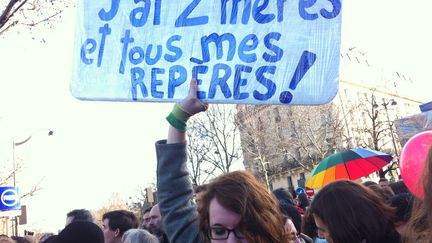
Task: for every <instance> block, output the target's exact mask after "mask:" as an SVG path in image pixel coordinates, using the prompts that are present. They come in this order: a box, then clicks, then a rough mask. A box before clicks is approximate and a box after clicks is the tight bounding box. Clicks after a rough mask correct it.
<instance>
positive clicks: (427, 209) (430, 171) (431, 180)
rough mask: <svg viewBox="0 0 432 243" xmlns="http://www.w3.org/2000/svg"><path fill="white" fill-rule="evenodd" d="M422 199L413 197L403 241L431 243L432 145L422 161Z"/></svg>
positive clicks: (420, 181)
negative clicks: (423, 161)
mask: <svg viewBox="0 0 432 243" xmlns="http://www.w3.org/2000/svg"><path fill="white" fill-rule="evenodd" d="M421 178H423V180H419V183H423V194H424V200H423V201H421V200H420V199H417V198H416V199H415V201H414V206H413V208H412V213H411V217H410V219H409V221H408V223H407V227H406V231H405V235H404V238H403V241H404V242H407V243H408V242H428V243H432V146H431V147H430V148H429V153H428V155H427V158H426V161H425V163H424V167H423V172H422V177H421Z"/></svg>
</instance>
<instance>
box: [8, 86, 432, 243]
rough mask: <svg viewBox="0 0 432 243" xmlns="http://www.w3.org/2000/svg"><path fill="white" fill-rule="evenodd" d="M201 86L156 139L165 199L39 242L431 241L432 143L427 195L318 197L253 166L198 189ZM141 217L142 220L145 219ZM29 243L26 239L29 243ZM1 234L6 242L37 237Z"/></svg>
mask: <svg viewBox="0 0 432 243" xmlns="http://www.w3.org/2000/svg"><path fill="white" fill-rule="evenodd" d="M207 108H208V106H207V105H206V104H203V103H202V102H201V101H200V100H199V99H198V98H197V83H196V81H195V80H192V81H191V84H190V92H189V95H188V96H187V97H186V98H185V99H183V100H182V101H181V102H180V103H179V104H176V105H175V106H174V108H173V111H172V112H171V113H170V114H169V116H168V117H167V121H168V122H169V124H170V127H169V131H168V137H167V139H166V140H161V141H157V142H156V154H157V198H158V204H156V205H154V206H153V207H151V208H148V209H146V210H145V211H144V212H143V217H142V219H141V220H138V218H137V217H136V216H135V214H133V213H132V212H129V211H126V210H115V211H110V212H107V213H105V214H104V215H103V217H102V219H98V220H101V221H102V228H101V227H99V226H98V225H96V224H95V223H94V221H95V220H94V218H93V217H92V215H91V213H90V212H89V211H88V210H85V209H77V210H73V211H71V212H70V213H68V214H67V218H66V226H65V228H64V229H63V230H62V231H60V232H59V233H58V234H45V235H43V236H42V237H40V239H38V242H39V243H156V242H162V243H170V242H172V243H177V242H179V243H207V242H212V243H222V242H228V243H233V242H237V243H324V242H328V243H399V242H405V243H417V242H418V243H432V147H431V148H430V149H429V154H428V157H427V159H426V161H425V163H424V164H425V167H424V169H423V174H422V177H421V178H419V180H420V181H421V183H422V185H423V188H424V199H423V200H420V199H418V198H416V197H414V196H413V195H412V194H411V193H410V192H409V190H408V189H407V187H406V186H405V184H404V182H403V180H400V181H398V182H393V183H389V181H388V180H386V179H385V178H381V179H380V181H379V182H378V183H376V182H372V181H367V182H364V183H358V182H353V181H348V180H339V181H335V182H332V183H330V184H328V185H326V186H325V187H323V188H321V189H320V190H319V192H318V193H317V194H316V195H315V196H314V197H313V198H312V199H311V198H309V197H308V196H307V195H306V194H304V193H300V194H299V195H297V194H295V193H292V192H291V191H289V190H287V189H284V188H279V189H276V190H274V191H270V190H268V188H267V187H266V186H265V184H263V183H261V182H260V181H258V180H257V179H256V178H255V177H254V176H253V175H252V174H250V173H249V172H246V171H234V172H229V173H225V174H223V175H220V176H218V177H216V178H215V179H213V180H212V181H211V182H209V183H208V184H206V185H202V186H199V187H195V188H194V187H193V185H192V183H191V181H190V179H189V172H188V169H187V153H186V135H185V131H186V123H187V120H188V119H189V118H190V117H191V116H193V115H195V114H197V113H199V112H204V111H206V110H207ZM140 221H141V222H140ZM25 240H27V241H25ZM29 240H30V239H28V238H25V237H20V239H18V238H16V237H15V238H9V237H7V236H0V243H12V242H16V243H21V242H32V243H33V242H36V241H29Z"/></svg>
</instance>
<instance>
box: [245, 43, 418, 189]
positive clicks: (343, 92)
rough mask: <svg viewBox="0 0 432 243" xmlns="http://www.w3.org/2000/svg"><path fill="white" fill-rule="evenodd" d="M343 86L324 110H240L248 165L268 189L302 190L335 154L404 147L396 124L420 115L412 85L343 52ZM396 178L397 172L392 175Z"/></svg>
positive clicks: (393, 150)
mask: <svg viewBox="0 0 432 243" xmlns="http://www.w3.org/2000/svg"><path fill="white" fill-rule="evenodd" d="M340 77H341V80H340V86H339V92H338V94H337V96H336V97H335V98H334V99H333V101H332V102H330V103H329V104H326V105H322V106H253V105H238V106H237V123H238V125H239V127H240V134H241V142H242V150H243V157H244V165H245V168H246V169H247V170H250V171H252V172H253V173H254V174H255V175H256V176H257V177H258V178H261V179H262V180H263V181H264V182H265V183H267V185H268V187H269V188H270V189H276V188H291V189H295V188H298V187H304V182H305V180H306V178H307V177H308V175H309V173H310V171H311V170H312V169H313V166H314V165H316V164H317V163H318V162H319V161H321V160H322V159H323V158H325V157H327V156H329V155H331V154H333V153H334V152H337V151H342V150H344V149H349V148H354V147H368V148H371V149H375V150H380V151H383V152H387V153H390V154H392V155H393V156H394V158H395V159H394V162H397V160H398V157H399V155H400V151H401V146H400V143H399V140H398V138H397V134H396V131H395V127H394V124H393V123H394V120H396V119H399V118H401V117H405V116H408V115H413V114H416V113H419V112H420V110H419V105H420V104H421V103H423V102H424V101H422V100H419V99H417V98H415V97H412V95H411V96H410V92H409V89H410V86H412V85H413V81H412V80H411V79H410V78H409V77H407V76H405V75H403V74H401V73H399V72H385V71H384V70H382V69H381V68H380V67H377V66H373V65H371V64H370V63H369V61H368V60H367V58H366V57H365V55H364V54H362V53H361V52H355V51H352V50H348V51H345V52H343V53H341V70H340ZM389 176H391V177H393V176H396V174H392V173H389Z"/></svg>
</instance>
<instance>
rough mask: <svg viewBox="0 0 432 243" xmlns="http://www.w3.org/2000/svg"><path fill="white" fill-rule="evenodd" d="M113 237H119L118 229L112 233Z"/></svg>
mask: <svg viewBox="0 0 432 243" xmlns="http://www.w3.org/2000/svg"><path fill="white" fill-rule="evenodd" d="M114 236H115V237H119V236H120V229H116V230H115V231H114Z"/></svg>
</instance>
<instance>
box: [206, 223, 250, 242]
mask: <svg viewBox="0 0 432 243" xmlns="http://www.w3.org/2000/svg"><path fill="white" fill-rule="evenodd" d="M231 232H232V233H234V236H235V237H236V238H237V239H244V238H245V236H244V235H243V233H242V232H241V231H240V230H239V229H237V228H236V229H227V228H225V227H223V226H213V227H210V229H209V232H208V236H209V238H210V239H211V240H226V239H228V237H229V235H230V234H231Z"/></svg>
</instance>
